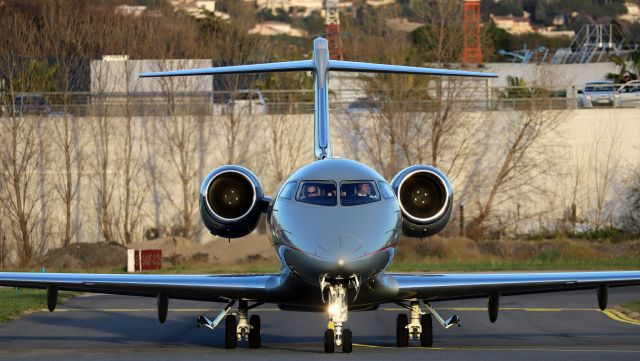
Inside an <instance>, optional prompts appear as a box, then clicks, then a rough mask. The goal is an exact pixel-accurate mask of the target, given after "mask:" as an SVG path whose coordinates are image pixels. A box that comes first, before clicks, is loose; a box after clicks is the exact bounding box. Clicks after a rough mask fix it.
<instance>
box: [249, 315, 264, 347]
mask: <svg viewBox="0 0 640 361" xmlns="http://www.w3.org/2000/svg"><path fill="white" fill-rule="evenodd" d="M249 326H251V329H250V330H249V348H260V347H261V346H262V342H261V340H260V316H258V315H252V316H251V318H249Z"/></svg>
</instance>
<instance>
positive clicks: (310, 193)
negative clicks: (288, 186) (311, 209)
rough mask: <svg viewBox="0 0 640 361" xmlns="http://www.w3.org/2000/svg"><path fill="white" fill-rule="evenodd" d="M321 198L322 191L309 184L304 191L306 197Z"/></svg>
mask: <svg viewBox="0 0 640 361" xmlns="http://www.w3.org/2000/svg"><path fill="white" fill-rule="evenodd" d="M318 196H320V189H318V186H316V185H315V184H309V185H308V186H307V188H305V190H304V197H305V198H309V197H318Z"/></svg>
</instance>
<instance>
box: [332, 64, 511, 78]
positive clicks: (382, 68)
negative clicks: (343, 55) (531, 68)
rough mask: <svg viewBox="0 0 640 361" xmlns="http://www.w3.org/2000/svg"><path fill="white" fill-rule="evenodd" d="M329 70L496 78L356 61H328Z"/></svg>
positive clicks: (466, 72)
mask: <svg viewBox="0 0 640 361" xmlns="http://www.w3.org/2000/svg"><path fill="white" fill-rule="evenodd" d="M329 70H335V71H350V72H362V73H397V74H423V75H442V76H468V77H476V78H497V77H498V75H497V74H495V73H481V72H476V71H464V70H450V69H435V68H422V67H417V66H404V65H388V64H374V63H361V62H356V61H342V60H329Z"/></svg>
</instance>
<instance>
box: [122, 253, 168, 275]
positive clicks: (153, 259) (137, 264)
mask: <svg viewBox="0 0 640 361" xmlns="http://www.w3.org/2000/svg"><path fill="white" fill-rule="evenodd" d="M157 269H162V250H161V249H130V250H128V251H127V272H140V271H151V270H157Z"/></svg>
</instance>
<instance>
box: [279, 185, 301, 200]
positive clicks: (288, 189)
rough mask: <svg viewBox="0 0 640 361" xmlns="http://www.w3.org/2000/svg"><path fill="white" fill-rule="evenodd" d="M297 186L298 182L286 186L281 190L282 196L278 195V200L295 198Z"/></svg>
mask: <svg viewBox="0 0 640 361" xmlns="http://www.w3.org/2000/svg"><path fill="white" fill-rule="evenodd" d="M297 184H298V182H289V183H287V184H285V185H284V187H282V190H280V194H278V198H283V199H291V198H293V195H294V194H295V193H296V185H297Z"/></svg>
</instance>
